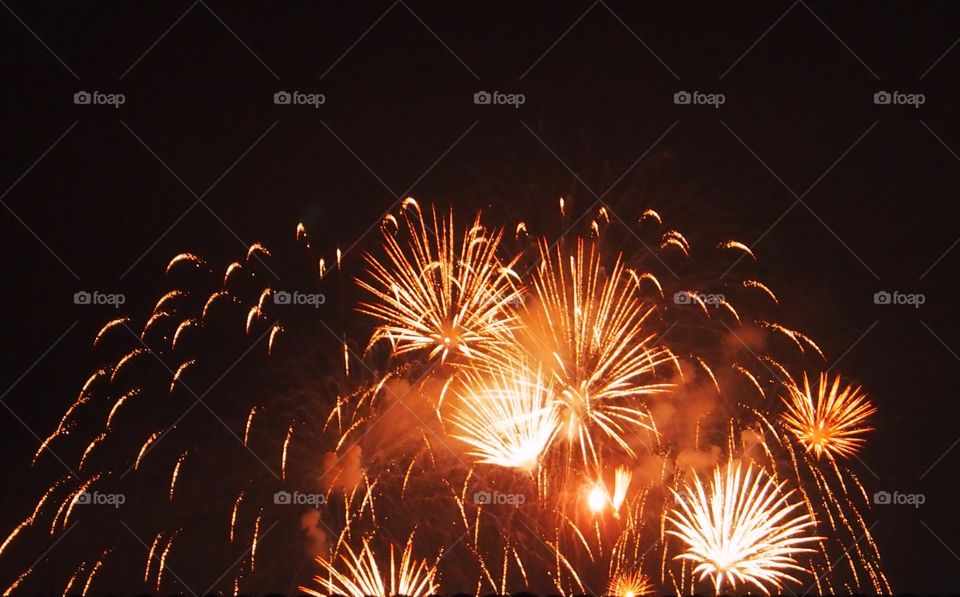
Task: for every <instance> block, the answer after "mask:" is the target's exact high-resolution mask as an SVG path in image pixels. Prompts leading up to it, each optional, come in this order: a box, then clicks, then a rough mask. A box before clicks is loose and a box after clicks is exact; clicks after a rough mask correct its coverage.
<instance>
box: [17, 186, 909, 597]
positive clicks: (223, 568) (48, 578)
mask: <svg viewBox="0 0 960 597" xmlns="http://www.w3.org/2000/svg"><path fill="white" fill-rule="evenodd" d="M559 203H560V210H559V214H556V213H555V212H552V214H551V215H548V216H545V217H540V216H538V217H537V218H536V219H527V220H524V221H517V219H516V217H515V216H514V217H509V218H501V219H499V220H498V219H497V217H496V215H495V214H494V215H491V214H489V213H486V214H483V215H481V214H474V213H470V214H466V217H465V218H463V219H461V214H459V213H455V212H453V211H452V210H447V209H442V208H437V207H433V206H423V207H421V205H420V204H419V203H417V202H416V201H415V200H413V199H412V198H409V199H407V200H405V201H404V202H403V203H402V205H401V206H400V208H399V210H398V211H396V212H395V213H391V214H389V215H388V216H387V217H386V218H385V219H384V221H383V222H382V224H381V230H380V235H379V240H378V241H377V242H371V243H370V244H369V246H367V247H366V249H367V250H366V253H365V256H364V257H363V258H362V259H359V258H355V257H354V256H353V255H346V254H344V253H341V251H340V250H339V249H336V248H335V247H317V246H315V243H314V241H313V239H312V238H311V237H310V233H309V230H308V229H307V227H306V226H305V225H303V224H300V225H298V226H297V227H296V231H295V234H292V235H291V238H292V239H293V240H294V243H293V244H292V246H287V245H284V246H278V247H270V248H268V247H266V246H265V245H262V244H259V243H256V244H254V245H253V246H251V247H250V248H249V250H248V251H247V252H246V254H245V255H241V256H240V258H239V259H237V260H236V261H232V262H230V263H225V264H224V265H223V267H222V268H221V267H216V266H214V265H212V264H211V261H212V260H208V259H206V258H204V257H201V256H198V255H196V254H192V253H183V254H181V255H177V256H176V257H175V258H174V259H172V260H171V261H170V263H169V265H168V267H167V271H166V274H167V277H168V280H169V283H170V285H171V286H172V288H170V289H169V291H167V292H165V293H164V294H163V295H162V296H161V297H160V298H159V300H158V301H157V302H156V303H155V305H154V308H153V309H152V310H150V311H149V312H148V313H145V314H143V315H142V316H139V317H138V316H137V315H136V314H130V315H124V316H121V317H118V318H116V319H114V320H111V321H109V322H107V324H106V325H104V326H103V327H102V329H100V331H99V332H98V333H97V334H96V336H95V339H94V342H93V349H94V355H95V356H96V358H97V359H98V361H99V365H98V366H99V369H97V370H96V371H95V372H94V373H93V375H92V376H90V378H89V379H88V380H87V382H86V383H85V384H83V387H82V388H81V390H80V392H79V394H78V396H77V398H76V400H74V402H73V403H72V404H71V405H70V406H69V407H68V409H67V410H66V412H65V413H64V414H63V416H62V417H60V419H59V421H53V422H52V424H51V433H50V434H49V436H48V437H46V438H44V440H43V441H42V442H40V445H39V446H38V449H37V451H36V456H35V458H34V463H33V465H34V467H35V469H37V470H36V475H38V476H41V477H42V476H45V475H47V476H49V477H50V478H49V480H47V481H46V482H45V483H44V489H43V491H42V492H40V495H39V497H38V500H37V502H36V504H35V505H33V506H32V507H31V508H30V509H29V511H27V512H25V513H24V517H23V518H22V519H21V520H20V521H19V522H18V523H17V524H15V525H13V527H12V529H11V530H10V532H9V533H8V534H7V536H6V537H5V538H4V540H3V542H2V543H0V564H2V565H3V574H4V575H5V577H4V582H5V587H6V593H16V592H24V593H29V592H31V591H34V592H51V589H50V588H49V587H50V586H53V587H54V589H53V591H54V592H61V593H63V594H69V593H71V592H75V591H83V592H100V591H106V590H111V589H114V588H117V587H122V588H123V589H124V590H152V591H158V590H164V591H184V590H188V591H191V592H198V591H199V590H200V589H206V588H207V587H210V588H209V589H208V590H206V591H204V592H210V591H214V590H216V591H220V592H223V593H232V594H239V593H240V592H269V591H271V590H273V591H275V590H277V589H281V590H284V591H287V592H291V591H293V590H297V589H298V588H301V589H302V590H304V591H306V592H309V593H311V594H314V595H332V594H346V595H362V594H386V593H401V594H409V595H426V594H431V593H434V592H437V591H440V592H447V593H453V592H458V591H471V592H476V593H478V594H480V593H485V592H501V593H506V592H510V591H517V590H522V589H527V590H531V591H535V592H555V591H559V592H562V593H575V592H583V593H595V594H599V593H601V592H603V591H607V592H609V593H611V594H616V595H640V594H648V593H659V592H671V593H677V594H686V593H693V592H697V591H702V590H713V591H717V592H720V591H721V590H723V589H724V588H726V587H728V586H729V587H734V586H737V587H739V586H741V585H743V586H748V587H752V588H756V589H757V590H761V591H764V592H774V591H779V590H782V589H787V588H790V587H792V586H797V585H801V586H813V587H815V588H816V590H817V591H819V592H821V593H827V592H837V591H841V590H842V591H845V592H855V591H873V592H889V590H890V587H889V584H888V583H887V580H886V577H885V575H884V573H883V568H882V565H881V559H880V553H879V549H878V548H877V546H876V544H875V543H874V541H873V538H872V536H871V535H870V532H869V529H868V528H867V527H866V526H865V524H864V521H863V516H862V515H861V513H860V510H861V509H863V508H865V507H867V504H868V502H867V499H866V495H867V492H866V490H865V489H864V487H863V486H862V485H861V483H860V481H859V479H858V478H857V477H856V476H855V475H854V474H853V473H852V472H851V471H849V470H848V469H847V468H845V466H844V459H845V458H846V457H849V456H851V455H853V454H855V453H856V452H857V451H858V450H861V449H863V448H864V446H865V442H864V439H865V435H866V432H867V431H868V427H867V426H866V424H867V418H868V417H869V416H871V415H873V414H874V409H873V407H872V406H871V405H870V402H869V401H868V399H867V398H866V396H865V395H864V394H863V393H862V392H861V391H860V390H859V388H853V387H852V386H843V385H842V384H841V382H840V381H839V378H837V379H834V380H833V382H832V383H831V382H830V380H829V379H828V378H827V377H826V376H825V375H824V376H821V377H820V378H819V379H820V383H819V385H818V386H817V388H815V389H814V388H812V387H811V386H810V384H809V383H808V382H807V381H806V380H807V377H806V375H807V374H809V375H811V376H812V375H818V374H819V373H820V371H822V369H823V365H824V361H823V355H822V352H821V351H820V349H819V348H818V347H817V345H816V344H815V343H814V342H813V341H812V339H810V338H809V337H807V336H806V335H804V334H803V333H801V332H799V331H797V330H795V329H793V328H792V327H788V326H787V325H785V324H782V323H778V322H777V321H776V318H777V315H776V313H775V310H776V309H777V307H778V301H777V298H776V295H775V294H774V293H773V291H772V290H771V289H770V287H769V286H768V285H766V284H764V283H763V282H761V281H759V280H757V279H756V277H755V276H753V275H752V274H751V271H752V268H753V263H754V262H755V260H756V256H755V255H754V253H753V252H752V251H751V250H750V249H749V248H748V247H746V246H745V245H743V244H742V243H739V242H737V241H731V240H718V239H708V240H703V241H702V242H701V240H700V239H699V237H694V236H691V235H686V234H682V233H681V232H679V231H678V230H676V229H672V228H669V227H667V226H666V225H665V223H664V220H663V218H662V217H661V216H660V214H659V213H657V212H656V211H653V210H650V209H646V210H644V211H642V212H640V213H629V214H627V213H623V214H617V217H616V218H613V217H611V211H610V210H609V209H608V208H607V207H605V206H604V207H601V208H600V209H593V208H591V210H589V211H588V213H586V214H584V215H585V217H584V218H583V219H582V224H579V222H581V220H579V219H578V220H575V221H571V218H570V215H569V214H570V213H571V209H572V208H571V205H572V204H571V202H570V201H569V200H564V199H561V200H560V202H559ZM490 221H494V222H498V224H497V225H495V226H490V225H489V222H490ZM553 224H555V225H553ZM554 229H556V230H557V231H559V232H551V230H554ZM504 230H511V231H515V233H514V234H513V235H505V234H504V232H503V231H504ZM368 242H369V241H368ZM734 266H737V267H734ZM724 272H734V273H732V274H731V275H729V276H727V275H726V274H725V273H724ZM741 272H742V273H741ZM711 280H712V281H714V282H709V281H711ZM705 281H708V282H705ZM304 297H307V298H304ZM310 297H314V298H312V299H311V298H310ZM317 297H322V298H323V300H320V298H317ZM321 305H322V306H323V308H319V307H320V306H321ZM355 312H359V313H360V314H362V316H361V317H351V316H350V314H351V313H355ZM241 362H242V366H238V365H239V364H240V363H241ZM795 379H803V380H804V381H803V383H802V385H801V384H799V383H796V382H794V381H792V380H795ZM773 396H782V397H783V399H782V400H780V401H777V400H775V399H772V397H773ZM64 468H66V469H67V470H68V471H69V474H64V472H63V469H64ZM111 500H112V501H111ZM74 529H76V530H74ZM861 539H863V540H862V541H861ZM54 544H55V545H57V552H58V554H61V555H60V558H61V560H60V561H63V560H66V561H67V562H68V563H69V565H68V566H66V567H65V568H64V567H62V566H59V565H58V566H53V565H51V564H50V563H49V562H47V561H46V560H44V558H43V557H42V556H43V554H44V553H45V552H44V549H47V548H49V547H51V546H53V545H54ZM840 561H843V562H845V565H844V566H838V565H836V563H837V562H840ZM32 562H35V563H32Z"/></svg>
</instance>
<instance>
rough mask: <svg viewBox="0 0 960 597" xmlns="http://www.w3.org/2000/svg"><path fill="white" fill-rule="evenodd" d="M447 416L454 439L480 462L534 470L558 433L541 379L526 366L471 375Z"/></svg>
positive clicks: (553, 411)
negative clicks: (453, 408)
mask: <svg viewBox="0 0 960 597" xmlns="http://www.w3.org/2000/svg"><path fill="white" fill-rule="evenodd" d="M457 393H458V394H459V398H460V400H459V406H458V407H457V408H456V409H455V410H454V411H453V413H452V414H451V415H450V416H449V421H450V423H451V424H452V425H453V432H452V433H451V435H452V436H453V437H456V438H458V439H460V440H463V441H464V442H466V443H467V444H468V445H470V447H471V450H470V451H469V452H468V454H469V455H471V456H473V457H475V458H476V459H477V462H482V463H487V464H495V465H498V466H504V467H508V468H519V469H523V470H527V471H531V470H533V468H534V467H535V466H536V465H537V462H538V461H539V458H540V455H541V453H542V452H543V451H544V449H546V447H547V444H548V443H549V442H550V440H551V439H552V438H553V436H554V434H555V432H556V429H557V423H558V421H557V412H556V408H555V407H554V405H553V404H552V402H551V401H550V397H549V388H547V387H545V385H544V381H543V376H542V375H540V374H539V373H533V372H529V371H528V370H526V369H525V368H524V367H515V368H507V367H500V368H497V370H496V371H494V372H492V373H490V374H485V373H477V372H474V373H469V374H467V375H466V380H465V381H464V383H463V387H462V388H461V389H459V390H457Z"/></svg>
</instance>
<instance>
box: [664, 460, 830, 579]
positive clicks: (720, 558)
mask: <svg viewBox="0 0 960 597" xmlns="http://www.w3.org/2000/svg"><path fill="white" fill-rule="evenodd" d="M725 469H726V471H725V472H723V471H721V467H719V466H718V467H716V468H715V469H714V471H713V479H712V481H711V483H710V488H709V491H706V490H705V489H704V486H703V483H702V482H701V481H700V477H699V475H697V474H696V473H694V474H693V481H694V482H693V485H692V486H690V485H687V486H686V487H685V488H684V491H683V492H682V493H680V492H676V491H674V492H673V494H674V498H675V499H676V502H677V503H676V505H675V506H674V507H673V508H672V509H671V510H670V511H669V512H668V513H667V514H666V520H667V522H668V523H670V525H671V526H672V528H671V529H670V530H668V531H667V533H668V534H670V535H673V536H675V537H678V538H680V540H681V541H682V542H683V544H684V548H685V549H684V551H683V553H681V554H680V555H678V556H676V559H681V560H689V561H690V562H692V563H693V564H694V569H693V573H694V574H699V575H700V580H703V579H705V578H706V577H708V576H709V577H711V579H712V580H713V584H714V588H715V589H716V592H717V593H718V594H719V593H720V589H721V588H723V586H724V584H729V585H731V586H732V587H736V585H737V584H738V583H742V584H752V585H754V586H755V587H757V588H758V589H760V590H761V591H763V592H764V594H769V592H770V589H771V588H774V589H780V588H782V587H783V586H784V583H786V582H795V581H796V580H797V579H796V577H795V576H793V575H794V574H797V573H807V572H809V570H808V569H807V568H804V567H803V566H801V565H799V563H798V561H797V557H798V556H801V555H803V554H804V553H808V552H813V551H814V550H812V549H810V548H808V547H805V544H808V543H812V542H815V541H816V540H818V539H820V537H814V536H811V535H810V534H809V532H810V531H811V530H812V528H813V527H814V526H815V522H814V520H813V519H812V518H811V516H810V514H809V513H808V512H807V511H805V509H804V507H803V506H804V503H803V502H802V501H800V500H791V498H792V497H793V495H794V490H790V491H787V492H784V486H785V485H786V481H781V482H780V483H777V482H776V481H775V480H774V478H773V477H771V476H770V475H769V474H768V473H766V472H765V471H764V470H763V469H762V468H759V469H758V470H757V471H754V468H753V466H752V465H749V466H747V467H746V468H745V469H744V467H743V466H742V465H741V463H740V462H737V463H736V464H734V462H733V461H732V460H731V461H729V462H728V463H727V465H726V467H725ZM797 510H799V512H797Z"/></svg>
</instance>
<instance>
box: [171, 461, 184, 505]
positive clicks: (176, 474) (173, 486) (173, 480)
mask: <svg viewBox="0 0 960 597" xmlns="http://www.w3.org/2000/svg"><path fill="white" fill-rule="evenodd" d="M186 457H187V453H186V452H184V453H183V454H181V455H180V458H178V459H177V464H175V465H174V466H173V474H172V475H171V476H170V494H169V500H170V501H171V502H172V501H173V492H174V490H175V489H176V488H177V478H178V477H179V476H180V466H181V465H183V461H184V459H186Z"/></svg>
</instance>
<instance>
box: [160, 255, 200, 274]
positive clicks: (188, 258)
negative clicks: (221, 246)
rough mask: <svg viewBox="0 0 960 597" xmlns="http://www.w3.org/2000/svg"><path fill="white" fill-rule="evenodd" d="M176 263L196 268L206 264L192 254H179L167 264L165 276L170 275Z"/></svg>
mask: <svg viewBox="0 0 960 597" xmlns="http://www.w3.org/2000/svg"><path fill="white" fill-rule="evenodd" d="M178 263H191V264H193V265H194V266H196V267H201V266H205V265H206V264H207V262H206V261H204V260H203V259H201V258H200V257H197V256H196V255H194V254H193V253H180V254H179V255H177V256H176V257H174V258H173V259H171V260H170V263H168V264H167V269H166V273H167V275H170V270H172V269H173V267H174V266H175V265H177V264H178Z"/></svg>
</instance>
